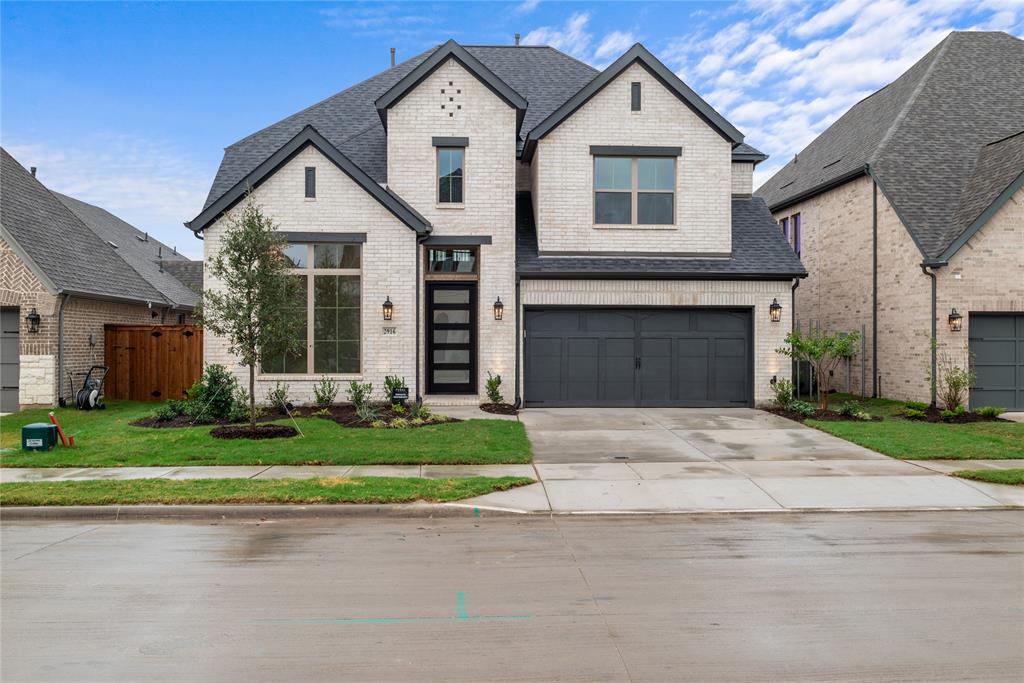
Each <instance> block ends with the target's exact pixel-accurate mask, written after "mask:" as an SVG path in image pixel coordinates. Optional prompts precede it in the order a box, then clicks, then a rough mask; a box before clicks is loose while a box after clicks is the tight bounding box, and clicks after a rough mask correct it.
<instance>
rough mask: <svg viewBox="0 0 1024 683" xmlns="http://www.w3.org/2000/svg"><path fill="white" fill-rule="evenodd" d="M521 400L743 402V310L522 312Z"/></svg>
mask: <svg viewBox="0 0 1024 683" xmlns="http://www.w3.org/2000/svg"><path fill="white" fill-rule="evenodd" d="M525 350H526V353H525V380H526V381H525V387H524V389H525V391H524V393H525V396H524V399H525V401H526V405H528V406H746V405H750V403H751V395H752V386H751V384H752V380H751V377H752V369H751V332H750V311H749V310H724V309H714V310H709V309H679V308H672V309H653V308H652V309H599V308H548V309H527V311H526V349H525Z"/></svg>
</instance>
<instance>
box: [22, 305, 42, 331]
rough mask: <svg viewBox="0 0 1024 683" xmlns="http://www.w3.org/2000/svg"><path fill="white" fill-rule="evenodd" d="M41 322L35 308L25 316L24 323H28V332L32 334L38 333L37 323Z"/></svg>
mask: <svg viewBox="0 0 1024 683" xmlns="http://www.w3.org/2000/svg"><path fill="white" fill-rule="evenodd" d="M40 320H42V318H41V317H40V315H39V314H38V313H37V312H36V309H35V307H33V308H32V310H31V311H29V314H28V315H26V316H25V322H26V323H28V331H29V332H31V333H32V334H38V333H39V321H40Z"/></svg>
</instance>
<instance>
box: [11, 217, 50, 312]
mask: <svg viewBox="0 0 1024 683" xmlns="http://www.w3.org/2000/svg"><path fill="white" fill-rule="evenodd" d="M0 237H2V238H3V240H4V241H5V242H7V244H9V245H10V247H11V251H13V252H14V254H15V255H16V256H17V257H18V258H20V259H21V261H22V263H24V264H25V267H26V268H28V270H29V272H30V273H32V274H33V275H34V276H35V277H36V279H37V280H39V282H40V283H41V284H42V285H43V287H44V288H45V289H46V291H47V292H49V293H50V295H51V296H56V295H57V294H60V287H58V286H57V285H56V284H55V283H54V281H53V280H51V279H50V276H49V275H47V274H46V271H44V270H43V269H42V268H40V267H39V264H38V263H36V262H35V260H33V259H32V257H31V256H29V254H28V252H27V251H25V250H24V249H23V248H22V246H21V245H20V244H18V240H17V239H15V237H14V235H13V234H12V233H11V231H9V230H7V229H6V228H3V226H0Z"/></svg>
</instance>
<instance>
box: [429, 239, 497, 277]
mask: <svg viewBox="0 0 1024 683" xmlns="http://www.w3.org/2000/svg"><path fill="white" fill-rule="evenodd" d="M431 249H434V250H437V251H442V250H445V249H451V250H452V251H454V250H456V249H466V250H468V251H470V252H472V253H473V259H474V261H473V265H474V270H473V272H472V273H444V272H435V271H432V270H430V250H431ZM482 252H483V250H482V249H481V248H480V244H469V243H460V244H424V249H423V279H424V281H437V280H479V279H480V268H481V261H480V259H481V254H482Z"/></svg>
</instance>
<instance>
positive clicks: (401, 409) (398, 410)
mask: <svg viewBox="0 0 1024 683" xmlns="http://www.w3.org/2000/svg"><path fill="white" fill-rule="evenodd" d="M391 412H393V413H394V414H395V415H405V414H406V413H407V412H409V409H408V408H406V407H405V406H403V405H402V404H401V403H392V404H391Z"/></svg>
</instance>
